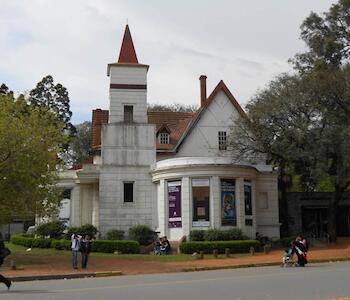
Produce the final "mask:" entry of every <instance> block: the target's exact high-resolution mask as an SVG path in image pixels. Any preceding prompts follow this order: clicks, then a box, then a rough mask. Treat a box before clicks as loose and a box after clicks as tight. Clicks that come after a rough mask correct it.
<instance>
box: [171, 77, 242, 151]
mask: <svg viewBox="0 0 350 300" xmlns="http://www.w3.org/2000/svg"><path fill="white" fill-rule="evenodd" d="M220 91H222V92H224V93H225V95H226V96H227V98H228V99H229V100H230V102H231V103H232V105H233V106H234V107H235V108H236V110H237V111H238V113H239V114H240V115H241V116H242V117H246V116H247V115H246V113H245V112H244V110H243V108H242V107H241V106H240V105H239V103H238V102H237V100H236V98H235V97H234V96H233V95H232V93H231V92H230V90H229V89H228V87H227V86H226V84H225V83H224V82H223V81H222V80H220V82H219V83H218V84H217V86H216V87H215V89H214V90H213V91H212V93H211V94H210V96H209V97H208V99H207V101H206V102H205V105H203V106H202V107H201V108H200V109H199V110H198V112H197V113H196V115H195V117H194V118H193V119H192V122H191V124H190V125H189V126H188V128H187V130H186V131H185V132H184V134H183V136H182V137H181V139H180V140H179V143H178V144H177V145H176V147H175V149H174V150H175V151H177V149H178V148H179V147H180V146H181V144H182V142H183V141H184V140H185V139H186V137H187V136H188V135H189V134H190V132H191V131H192V129H193V128H194V127H195V125H196V124H197V123H198V121H199V120H200V118H201V117H202V115H203V114H204V112H205V111H206V110H207V108H208V107H209V106H210V104H211V103H212V102H213V100H214V99H215V97H216V96H217V94H218V93H219V92H220Z"/></svg>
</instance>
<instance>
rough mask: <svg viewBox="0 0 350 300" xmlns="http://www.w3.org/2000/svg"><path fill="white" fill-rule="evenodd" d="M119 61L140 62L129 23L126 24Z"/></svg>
mask: <svg viewBox="0 0 350 300" xmlns="http://www.w3.org/2000/svg"><path fill="white" fill-rule="evenodd" d="M118 63H126V64H138V63H139V62H138V60H137V56H136V51H135V48H134V43H133V42H132V37H131V33H130V29H129V25H126V27H125V32H124V37H123V43H122V46H121V47H120V53H119V59H118Z"/></svg>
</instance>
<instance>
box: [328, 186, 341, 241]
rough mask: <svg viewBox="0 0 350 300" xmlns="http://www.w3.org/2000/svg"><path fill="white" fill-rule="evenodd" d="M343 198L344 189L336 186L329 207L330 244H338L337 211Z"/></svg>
mask: <svg viewBox="0 0 350 300" xmlns="http://www.w3.org/2000/svg"><path fill="white" fill-rule="evenodd" d="M342 197H343V189H342V188H341V187H339V185H336V186H335V193H334V196H333V198H332V200H331V202H330V203H329V206H328V228H327V231H328V235H329V242H330V243H336V241H337V209H338V204H339V202H340V200H341V199H342Z"/></svg>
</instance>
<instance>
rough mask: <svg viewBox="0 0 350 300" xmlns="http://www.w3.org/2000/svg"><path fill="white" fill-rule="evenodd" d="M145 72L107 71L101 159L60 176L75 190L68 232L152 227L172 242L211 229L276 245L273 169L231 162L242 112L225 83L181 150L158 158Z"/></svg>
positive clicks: (121, 67) (141, 68)
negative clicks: (233, 133)
mask: <svg viewBox="0 0 350 300" xmlns="http://www.w3.org/2000/svg"><path fill="white" fill-rule="evenodd" d="M129 46H130V45H129ZM124 54H125V53H124ZM126 57H127V56H126ZM135 57H136V54H135ZM147 71H148V66H146V65H141V64H138V63H135V62H134V63H130V64H128V63H113V64H109V65H108V75H109V76H110V90H109V92H110V109H109V118H108V123H106V124H104V125H102V130H101V147H100V152H97V153H94V157H93V164H87V165H84V166H83V168H82V169H80V170H78V171H69V172H65V173H62V174H61V181H60V183H59V186H60V187H61V188H68V189H71V199H70V200H71V201H70V225H71V226H80V225H83V224H86V223H90V224H93V225H95V226H96V227H97V228H98V229H99V232H100V235H101V236H105V235H106V233H107V232H108V231H109V230H112V229H120V230H124V231H125V232H126V233H127V231H128V229H129V228H130V227H132V226H134V225H137V224H147V225H149V226H150V227H151V228H152V229H154V230H155V231H159V232H160V233H161V234H162V235H167V236H168V237H169V239H170V240H179V239H181V238H182V237H183V236H187V235H188V234H189V233H190V231H191V230H192V229H203V230H205V229H209V228H219V229H228V228H240V229H242V231H243V233H244V234H245V235H247V236H249V237H250V238H255V236H256V233H257V232H259V233H260V234H262V235H267V236H269V237H272V238H278V237H279V221H278V193H277V176H276V174H275V173H274V172H273V171H272V169H271V166H269V165H266V164H264V162H263V161H261V162H258V163H257V162H255V163H254V164H252V163H247V162H240V163H237V162H233V161H232V159H231V158H230V151H229V150H230V149H225V147H224V148H222V149H221V148H220V147H221V146H220V145H219V140H220V138H221V139H222V138H223V137H226V136H227V137H228V135H229V133H230V130H231V128H232V126H233V124H234V121H235V120H236V119H237V118H238V116H239V115H240V114H242V113H243V111H242V109H241V108H240V107H239V104H238V103H237V102H236V100H235V99H234V97H233V96H232V94H231V93H230V92H229V91H228V89H227V87H226V86H225V85H224V83H223V82H220V83H219V84H218V86H217V87H216V88H215V90H214V92H213V93H212V94H211V95H210V97H208V98H207V102H205V100H206V99H204V104H203V103H202V105H203V106H202V108H201V109H200V112H199V113H198V114H197V115H195V116H193V120H192V122H190V123H189V125H188V126H187V127H186V128H185V129H184V131H183V132H182V135H181V137H180V138H179V140H178V142H177V144H176V145H175V147H174V148H171V147H169V150H166V151H163V150H159V149H158V152H157V149H156V126H155V125H153V124H149V123H148V117H147ZM126 107H127V108H126ZM126 114H128V115H126ZM130 115H131V119H130ZM164 125H166V124H164ZM169 143H170V142H169ZM232 150H234V149H232ZM161 151H163V156H162V157H160V155H159V153H160V152H161ZM170 212H171V214H173V215H171V216H170V215H169V214H170Z"/></svg>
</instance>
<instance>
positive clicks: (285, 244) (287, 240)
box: [277, 235, 296, 248]
mask: <svg viewBox="0 0 350 300" xmlns="http://www.w3.org/2000/svg"><path fill="white" fill-rule="evenodd" d="M295 239H296V236H295V235H294V236H287V237H283V238H281V239H279V240H278V241H277V243H278V244H280V245H281V246H282V247H286V248H287V247H290V246H291V244H292V243H293V241H295Z"/></svg>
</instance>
